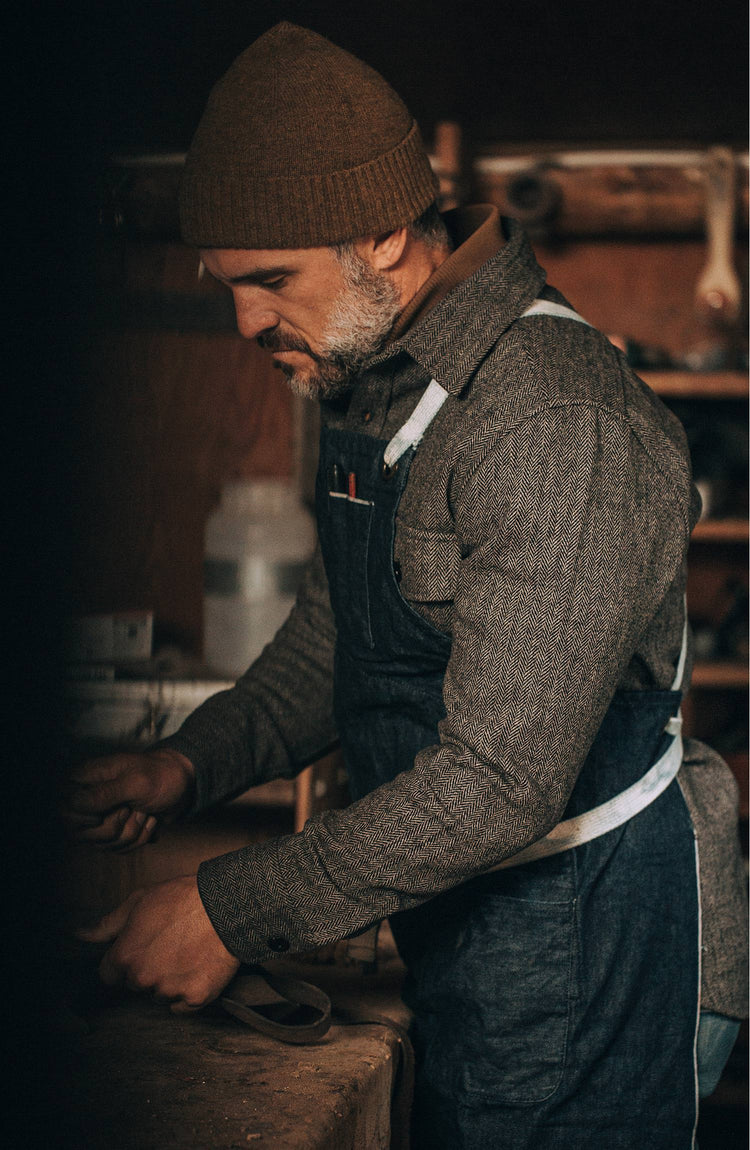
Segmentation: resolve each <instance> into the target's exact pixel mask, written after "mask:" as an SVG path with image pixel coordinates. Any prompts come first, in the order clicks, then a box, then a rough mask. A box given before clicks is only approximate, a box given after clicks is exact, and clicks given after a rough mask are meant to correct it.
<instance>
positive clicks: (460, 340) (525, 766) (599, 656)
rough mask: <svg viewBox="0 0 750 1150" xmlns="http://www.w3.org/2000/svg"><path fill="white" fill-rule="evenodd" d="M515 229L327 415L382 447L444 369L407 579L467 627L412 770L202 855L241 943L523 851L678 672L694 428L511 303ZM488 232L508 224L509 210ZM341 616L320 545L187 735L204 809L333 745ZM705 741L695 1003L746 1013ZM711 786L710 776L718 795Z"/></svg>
mask: <svg viewBox="0 0 750 1150" xmlns="http://www.w3.org/2000/svg"><path fill="white" fill-rule="evenodd" d="M506 223H507V227H508V238H507V243H506V244H505V246H504V247H503V248H502V250H501V251H500V252H499V254H498V255H497V257H495V258H494V259H491V260H489V261H488V262H486V263H484V264H483V265H482V266H481V267H480V268H478V269H477V270H476V272H475V273H474V275H473V276H471V277H470V278H469V279H468V280H467V281H466V282H463V283H461V284H459V285H457V286H456V287H455V288H454V289H453V290H452V291H451V292H450V294H449V295H448V296H447V297H446V298H445V299H443V300H442V301H441V302H440V303H438V304H437V305H436V306H435V307H433V308H432V309H431V310H430V311H429V312H428V313H427V314H426V315H424V316H423V317H421V318H420V319H419V321H418V322H417V323H416V324H415V325H414V326H413V327H412V328H411V329H410V330H409V331H408V332H407V333H406V334H405V335H404V336H403V337H401V338H400V339H398V340H397V341H395V342H394V343H393V344H392V345H390V346H389V347H388V348H386V349H385V350H384V351H383V352H382V353H380V354H379V355H378V356H376V357H374V358H373V359H372V360H371V361H370V363H369V364H368V365H367V366H366V369H365V370H364V371H363V373H362V375H361V377H360V378H359V380H358V382H357V385H356V388H355V390H354V392H353V395H352V396H351V399H350V400H349V401H345V402H343V403H341V402H339V403H338V404H336V405H328V406H327V408H326V410H325V412H324V417H325V418H326V419H327V420H328V421H329V422H330V423H332V424H333V425H335V426H340V427H346V428H349V429H353V430H358V431H361V432H363V433H365V434H370V435H374V436H376V437H379V438H381V439H385V440H387V439H388V438H390V437H391V436H392V435H393V434H394V433H395V432H396V430H397V429H398V427H399V426H401V424H402V423H403V422H404V421H405V420H406V418H407V417H408V416H409V415H410V414H411V411H412V410H413V408H414V406H415V405H416V402H417V400H418V399H419V397H420V395H421V392H422V390H423V389H424V387H425V386H426V384H427V382H428V380H429V379H430V377H431V376H434V377H435V378H436V379H437V380H438V381H439V382H440V383H441V384H442V385H443V387H445V388H446V389H447V390H448V391H449V393H450V395H449V399H448V401H447V402H446V403H445V405H444V407H443V408H442V410H441V411H440V412H439V414H438V416H437V417H436V419H435V421H434V423H433V424H432V426H431V427H430V429H429V430H428V432H427V434H426V436H425V439H424V440H423V442H422V444H421V446H420V447H419V450H418V451H417V454H416V457H415V460H414V462H413V464H412V469H411V472H410V475H409V480H408V483H407V486H406V490H405V494H404V496H403V499H402V501H401V505H400V508H399V514H398V520H397V525H396V537H395V543H394V554H395V559H396V561H397V562H398V563H399V564H400V567H401V571H402V580H401V585H400V586H401V590H402V594H403V595H404V597H405V598H406V599H407V600H408V601H409V602H410V603H411V604H412V605H413V606H414V608H415V609H416V610H417V611H419V612H420V613H422V614H423V615H424V616H425V617H426V618H427V619H428V620H429V621H430V622H431V623H432V624H433V625H434V626H436V627H437V628H438V629H440V630H442V631H444V632H446V633H447V634H449V635H450V636H451V638H452V647H451V657H450V661H449V665H448V670H447V674H446V679H445V687H444V700H445V707H446V718H445V720H444V721H443V723H442V724H441V727H440V732H439V742H437V743H436V744H435V745H434V746H430V747H426V748H425V749H424V750H423V751H422V752H421V753H420V754H419V755H418V756H417V760H416V762H415V765H414V767H413V769H412V770H410V771H408V772H405V773H404V774H402V775H400V776H399V777H398V778H397V779H396V780H394V781H393V782H392V783H389V784H387V785H386V786H382V787H379V788H378V789H377V790H376V791H374V792H372V793H371V794H369V795H367V796H366V797H365V798H364V799H362V800H360V801H359V802H357V803H354V804H353V805H352V806H351V807H349V808H348V809H347V810H344V811H332V812H328V813H327V814H325V815H322V816H320V817H318V818H316V819H314V820H312V821H311V822H310V823H308V825H307V826H306V828H305V829H304V831H303V832H302V833H300V834H298V835H295V836H288V837H283V838H280V839H276V840H274V841H272V842H269V843H263V844H258V845H254V846H250V847H247V848H245V849H244V850H241V851H236V852H232V853H231V854H229V855H225V856H223V857H222V858H220V859H217V860H212V861H211V862H209V863H205V864H203V866H202V867H201V870H200V873H199V884H200V890H201V894H202V897H203V900H204V903H205V905H206V908H207V910H208V912H209V914H210V916H211V919H212V921H213V923H214V925H215V927H216V929H217V930H218V932H219V934H220V935H221V937H222V938H223V940H224V941H225V943H226V945H227V946H228V947H229V948H230V950H232V951H234V952H235V953H236V954H238V955H240V956H241V957H243V958H245V959H247V960H249V961H255V960H257V959H261V958H264V957H267V956H268V955H270V954H271V953H273V946H271V947H269V945H268V941H269V939H270V940H274V939H283V940H286V941H287V942H288V945H289V947H290V948H291V949H293V950H297V951H300V950H309V949H312V948H315V947H318V946H320V945H323V944H325V943H328V942H330V941H331V940H333V939H336V938H340V937H342V936H345V935H348V934H351V933H353V932H355V931H358V930H360V929H362V928H364V927H366V926H368V925H369V924H370V923H372V922H373V921H375V920H377V919H380V918H383V917H385V916H387V915H388V914H390V913H392V912H394V911H396V910H400V909H405V908H407V907H411V906H414V905H415V904H417V903H419V902H420V901H423V900H424V899H426V898H429V897H430V896H431V895H434V894H436V893H437V892H439V891H441V890H444V889H446V888H448V887H451V886H454V885H455V884H456V883H459V882H461V881H462V880H463V879H466V878H467V877H469V876H471V875H473V874H476V873H477V872H479V871H481V870H482V869H484V868H486V867H488V866H490V865H492V864H494V863H497V862H499V861H500V860H501V859H502V858H505V857H508V856H509V855H511V854H513V853H515V852H516V851H518V850H519V849H521V848H522V847H523V846H525V845H526V844H527V843H529V842H530V841H533V840H534V839H536V838H538V837H540V836H541V835H543V834H545V833H546V832H547V831H548V830H549V829H550V828H551V827H552V826H553V825H554V824H555V823H556V822H557V821H558V820H559V818H560V815H561V813H562V811H563V809H564V806H565V803H566V801H567V797H568V795H569V794H570V791H571V788H572V786H573V783H574V781H575V778H576V775H577V772H578V771H579V769H580V767H581V764H582V763H583V760H584V759H585V756H586V754H587V751H588V748H589V746H590V744H591V742H592V739H593V737H594V735H595V733H596V730H597V728H598V726H599V724H600V722H601V720H602V717H603V715H604V713H605V712H606V709H607V707H608V705H609V702H610V700H611V698H612V695H613V693H614V691H615V690H616V689H618V688H620V689H625V690H638V689H651V688H657V689H659V688H661V689H668V688H669V686H670V683H671V680H672V676H673V673H674V665H675V662H676V660H677V657H678V652H679V648H680V640H681V632H682V622H683V615H682V600H683V594H684V590H685V580H686V551H687V544H688V538H689V534H690V530H691V528H692V526H693V524H694V522H695V519H696V517H697V514H698V507H699V504H698V500H697V497H696V495H695V493H694V490H693V488H692V485H691V481H690V473H689V463H688V457H687V450H686V446H685V440H684V435H683V432H682V429H681V427H680V425H679V424H678V423H677V421H676V420H675V419H674V418H673V417H672V415H671V414H670V413H669V412H668V411H667V410H666V408H665V407H664V406H663V405H662V404H661V403H660V402H659V400H658V399H657V398H656V397H655V396H654V395H653V393H652V392H650V391H649V389H648V388H647V387H646V386H645V385H644V384H643V383H642V382H641V381H640V380H639V379H638V378H637V377H636V376H635V375H634V374H633V373H632V371H631V370H630V369H629V367H628V365H627V364H626V362H625V361H624V359H623V357H622V356H621V355H620V353H619V352H618V351H617V350H616V349H615V348H614V347H612V346H611V344H610V343H609V341H608V340H607V339H606V338H605V337H604V336H602V335H601V334H599V333H598V332H596V331H595V330H593V329H591V328H587V327H585V326H583V325H581V324H578V323H575V322H572V321H565V320H560V319H556V318H551V317H546V316H536V317H533V318H528V319H524V320H520V321H519V320H518V317H519V316H520V314H521V312H522V311H523V310H524V308H525V307H527V306H528V304H530V303H531V301H532V300H533V299H534V298H535V297H536V296H537V295H538V294H539V292H540V291H542V290H544V292H545V294H546V295H547V296H548V297H549V298H552V299H556V300H558V301H561V302H562V297H561V296H560V295H559V294H558V293H555V292H554V291H552V289H544V287H543V285H544V274H543V272H542V271H541V269H540V268H539V267H538V265H537V264H536V261H535V260H534V257H533V254H532V253H531V250H530V248H529V247H528V244H527V243H526V240H525V239H524V237H523V235H522V233H521V231H520V229H519V228H518V227H517V225H514V224H513V223H512V222H509V221H508V222H506ZM483 226H485V227H497V226H498V224H497V221H496V220H495V219H494V216H493V215H492V213H490V215H489V218H488V219H487V220H486V222H485V224H484V225H483ZM334 641H335V629H334V626H333V622H332V619H331V614H330V606H329V604H328V598H327V586H326V582H325V575H324V574H323V571H322V565H321V563H320V560H319V558H316V560H315V561H314V562H313V564H312V567H311V570H310V573H309V576H308V579H307V582H306V584H305V587H304V588H303V590H302V592H301V594H300V598H299V600H298V603H297V606H296V607H295V610H294V611H293V613H292V616H291V617H290V620H289V622H288V623H287V624H286V625H285V627H284V628H283V629H282V631H281V632H280V634H279V636H278V637H277V640H276V641H275V642H274V644H273V645H272V646H271V647H269V648H267V650H266V652H265V653H264V654H263V655H262V656H261V658H260V660H259V661H258V663H257V664H256V665H255V666H254V667H253V668H252V669H251V671H250V672H249V673H248V674H247V675H246V676H244V677H243V678H242V679H241V680H240V682H239V683H238V685H237V686H236V687H235V688H234V690H233V691H231V692H229V693H227V694H226V695H223V696H219V697H217V698H216V699H213V700H209V702H208V703H206V704H205V705H204V706H203V707H202V708H201V709H200V710H199V711H198V712H197V713H196V715H195V716H194V717H192V718H191V719H189V720H188V722H187V723H186V724H185V725H184V727H183V728H182V730H181V731H180V732H179V733H178V734H177V735H176V736H174V737H173V738H172V739H171V740H169V741H170V742H171V745H173V746H175V747H176V748H177V749H179V750H180V751H182V752H183V753H184V754H186V755H187V756H188V757H189V758H190V759H192V761H193V762H194V763H195V764H196V768H197V776H198V792H199V798H198V805H206V804H207V803H209V802H213V801H216V800H217V799H218V798H220V797H223V796H225V795H226V794H228V793H230V792H233V791H236V790H239V789H242V788H244V787H246V786H248V785H250V784H251V783H253V782H260V781H263V780H265V779H268V778H271V777H272V776H274V775H278V774H292V773H294V772H295V771H297V770H299V769H300V767H301V766H302V765H303V764H304V763H305V762H306V761H309V760H310V759H311V758H313V757H314V755H315V753H316V752H318V751H320V750H321V749H322V748H323V747H325V746H327V745H330V743H331V742H332V741H333V739H334V738H335V730H334V727H333V722H332V717H331V709H332V697H331V667H332V657H333V645H334ZM709 754H710V753H709V752H708V749H707V748H701V746H700V744H694V743H692V744H691V745H690V754H689V763H688V765H686V766H685V767H684V768H683V771H682V776H683V779H685V778H686V777H687V781H688V785H686V786H685V793H686V795H687V797H688V801H689V804H690V807H691V813H692V814H693V817H694V822H695V826H696V831H697V835H698V838H699V841H702V842H704V843H705V844H706V845H707V849H706V852H705V854H706V865H705V866H702V867H701V882H702V893H703V903H704V927H703V942H704V955H703V967H704V993H705V997H704V1003H703V1004H704V1006H705V1007H707V1008H710V1009H713V1010H719V1011H723V1012H725V1013H729V1014H734V1015H739V1014H742V1012H743V1010H744V997H745V988H746V979H745V976H744V961H745V954H744V945H745V936H744V932H743V929H742V925H741V920H742V916H743V914H744V897H743V893H742V880H741V875H740V874H739V871H738V869H737V867H738V865H739V863H738V851H737V849H736V845H735V844H734V843H733V839H732V836H733V834H735V830H734V826H733V824H732V818H731V810H732V807H733V804H735V803H736V788H735V784H734V781H733V779H732V776H731V774H730V772H729V771H728V769H727V768H726V767H723V766H722V764H721V763H720V761H718V762H717V761H716V760H713V769H712V770H710V771H707V770H704V769H703V765H704V764H705V763H706V762H707V760H708V758H709ZM707 788H711V790H708V789H707Z"/></svg>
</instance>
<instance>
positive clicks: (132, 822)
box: [63, 748, 195, 850]
mask: <svg viewBox="0 0 750 1150" xmlns="http://www.w3.org/2000/svg"><path fill="white" fill-rule="evenodd" d="M194 778H195V772H194V770H193V765H192V763H191V762H190V760H189V759H186V758H185V756H184V755H181V754H180V753H179V752H178V751H172V750H169V749H166V748H165V749H162V750H153V751H141V752H133V753H130V754H126V753H121V754H115V755H107V756H106V757H105V758H101V759H92V760H91V761H90V762H88V763H85V764H84V765H83V766H82V767H79V768H78V770H76V771H74V772H73V774H72V776H71V778H70V783H69V787H68V795H67V802H66V804H65V808H64V810H63V817H64V819H65V821H66V822H67V823H68V825H69V826H70V827H71V828H72V830H73V831H74V833H75V835H76V837H78V838H80V839H82V840H84V841H86V842H90V843H93V844H94V845H95V846H98V847H101V848H103V849H104V850H132V849H133V848H135V847H139V846H143V844H144V843H146V842H148V840H149V839H150V838H151V837H152V835H153V833H154V831H155V829H156V826H157V823H158V821H159V820H160V819H163V820H164V821H165V822H173V821H174V820H175V819H176V818H178V817H179V815H180V814H181V813H182V812H183V811H185V810H187V808H188V806H189V805H190V802H191V799H192V795H193V790H194V785H195V783H194Z"/></svg>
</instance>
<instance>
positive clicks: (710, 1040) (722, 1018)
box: [697, 1010, 740, 1098]
mask: <svg viewBox="0 0 750 1150" xmlns="http://www.w3.org/2000/svg"><path fill="white" fill-rule="evenodd" d="M739 1032H740V1024H739V1022H737V1021H736V1020H735V1019H734V1018H727V1017H726V1015H725V1014H716V1013H715V1012H714V1011H712V1010H702V1011H701V1017H700V1023H699V1025H698V1048H697V1058H698V1093H699V1095H700V1097H701V1098H708V1097H709V1095H710V1094H713V1092H714V1090H715V1089H716V1087H717V1086H718V1085H719V1079H720V1078H721V1075H722V1073H723V1071H724V1067H725V1066H726V1064H727V1062H728V1061H729V1055H730V1054H731V1053H732V1047H733V1046H734V1044H735V1042H736V1041H737V1035H738V1034H739Z"/></svg>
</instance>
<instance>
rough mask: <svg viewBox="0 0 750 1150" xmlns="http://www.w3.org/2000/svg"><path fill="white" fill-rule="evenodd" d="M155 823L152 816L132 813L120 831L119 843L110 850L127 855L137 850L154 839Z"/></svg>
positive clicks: (143, 812)
mask: <svg viewBox="0 0 750 1150" xmlns="http://www.w3.org/2000/svg"><path fill="white" fill-rule="evenodd" d="M131 822H132V827H131ZM157 822H158V820H157V819H156V818H155V817H154V816H153V815H147V814H146V813H145V811H133V814H132V815H131V817H130V819H128V821H127V823H126V824H125V826H124V827H123V829H122V834H121V836H120V841H119V842H117V843H115V844H114V845H113V846H112V848H111V849H112V850H113V851H115V852H116V853H117V854H128V853H129V852H130V851H134V850H138V848H139V847H142V846H144V845H145V844H146V843H147V842H148V841H149V839H151V838H153V837H154V832H155V830H156V825H157Z"/></svg>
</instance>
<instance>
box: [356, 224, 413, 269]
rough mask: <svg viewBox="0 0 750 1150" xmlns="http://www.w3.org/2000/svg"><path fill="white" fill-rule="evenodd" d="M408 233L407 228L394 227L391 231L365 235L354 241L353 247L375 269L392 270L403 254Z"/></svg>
mask: <svg viewBox="0 0 750 1150" xmlns="http://www.w3.org/2000/svg"><path fill="white" fill-rule="evenodd" d="M408 234H409V230H408V228H405V227H403V228H395V229H394V230H393V231H392V232H381V233H380V235H377V236H365V237H364V238H363V239H361V240H357V241H356V242H355V248H356V251H357V253H358V254H359V255H360V256H362V258H363V259H365V260H367V262H368V263H369V264H370V266H371V267H372V268H373V269H374V270H375V271H378V272H388V271H392V270H393V268H395V267H396V265H397V264H398V262H399V260H400V259H401V257H402V256H403V254H404V249H405V248H406V241H407V238H408Z"/></svg>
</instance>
